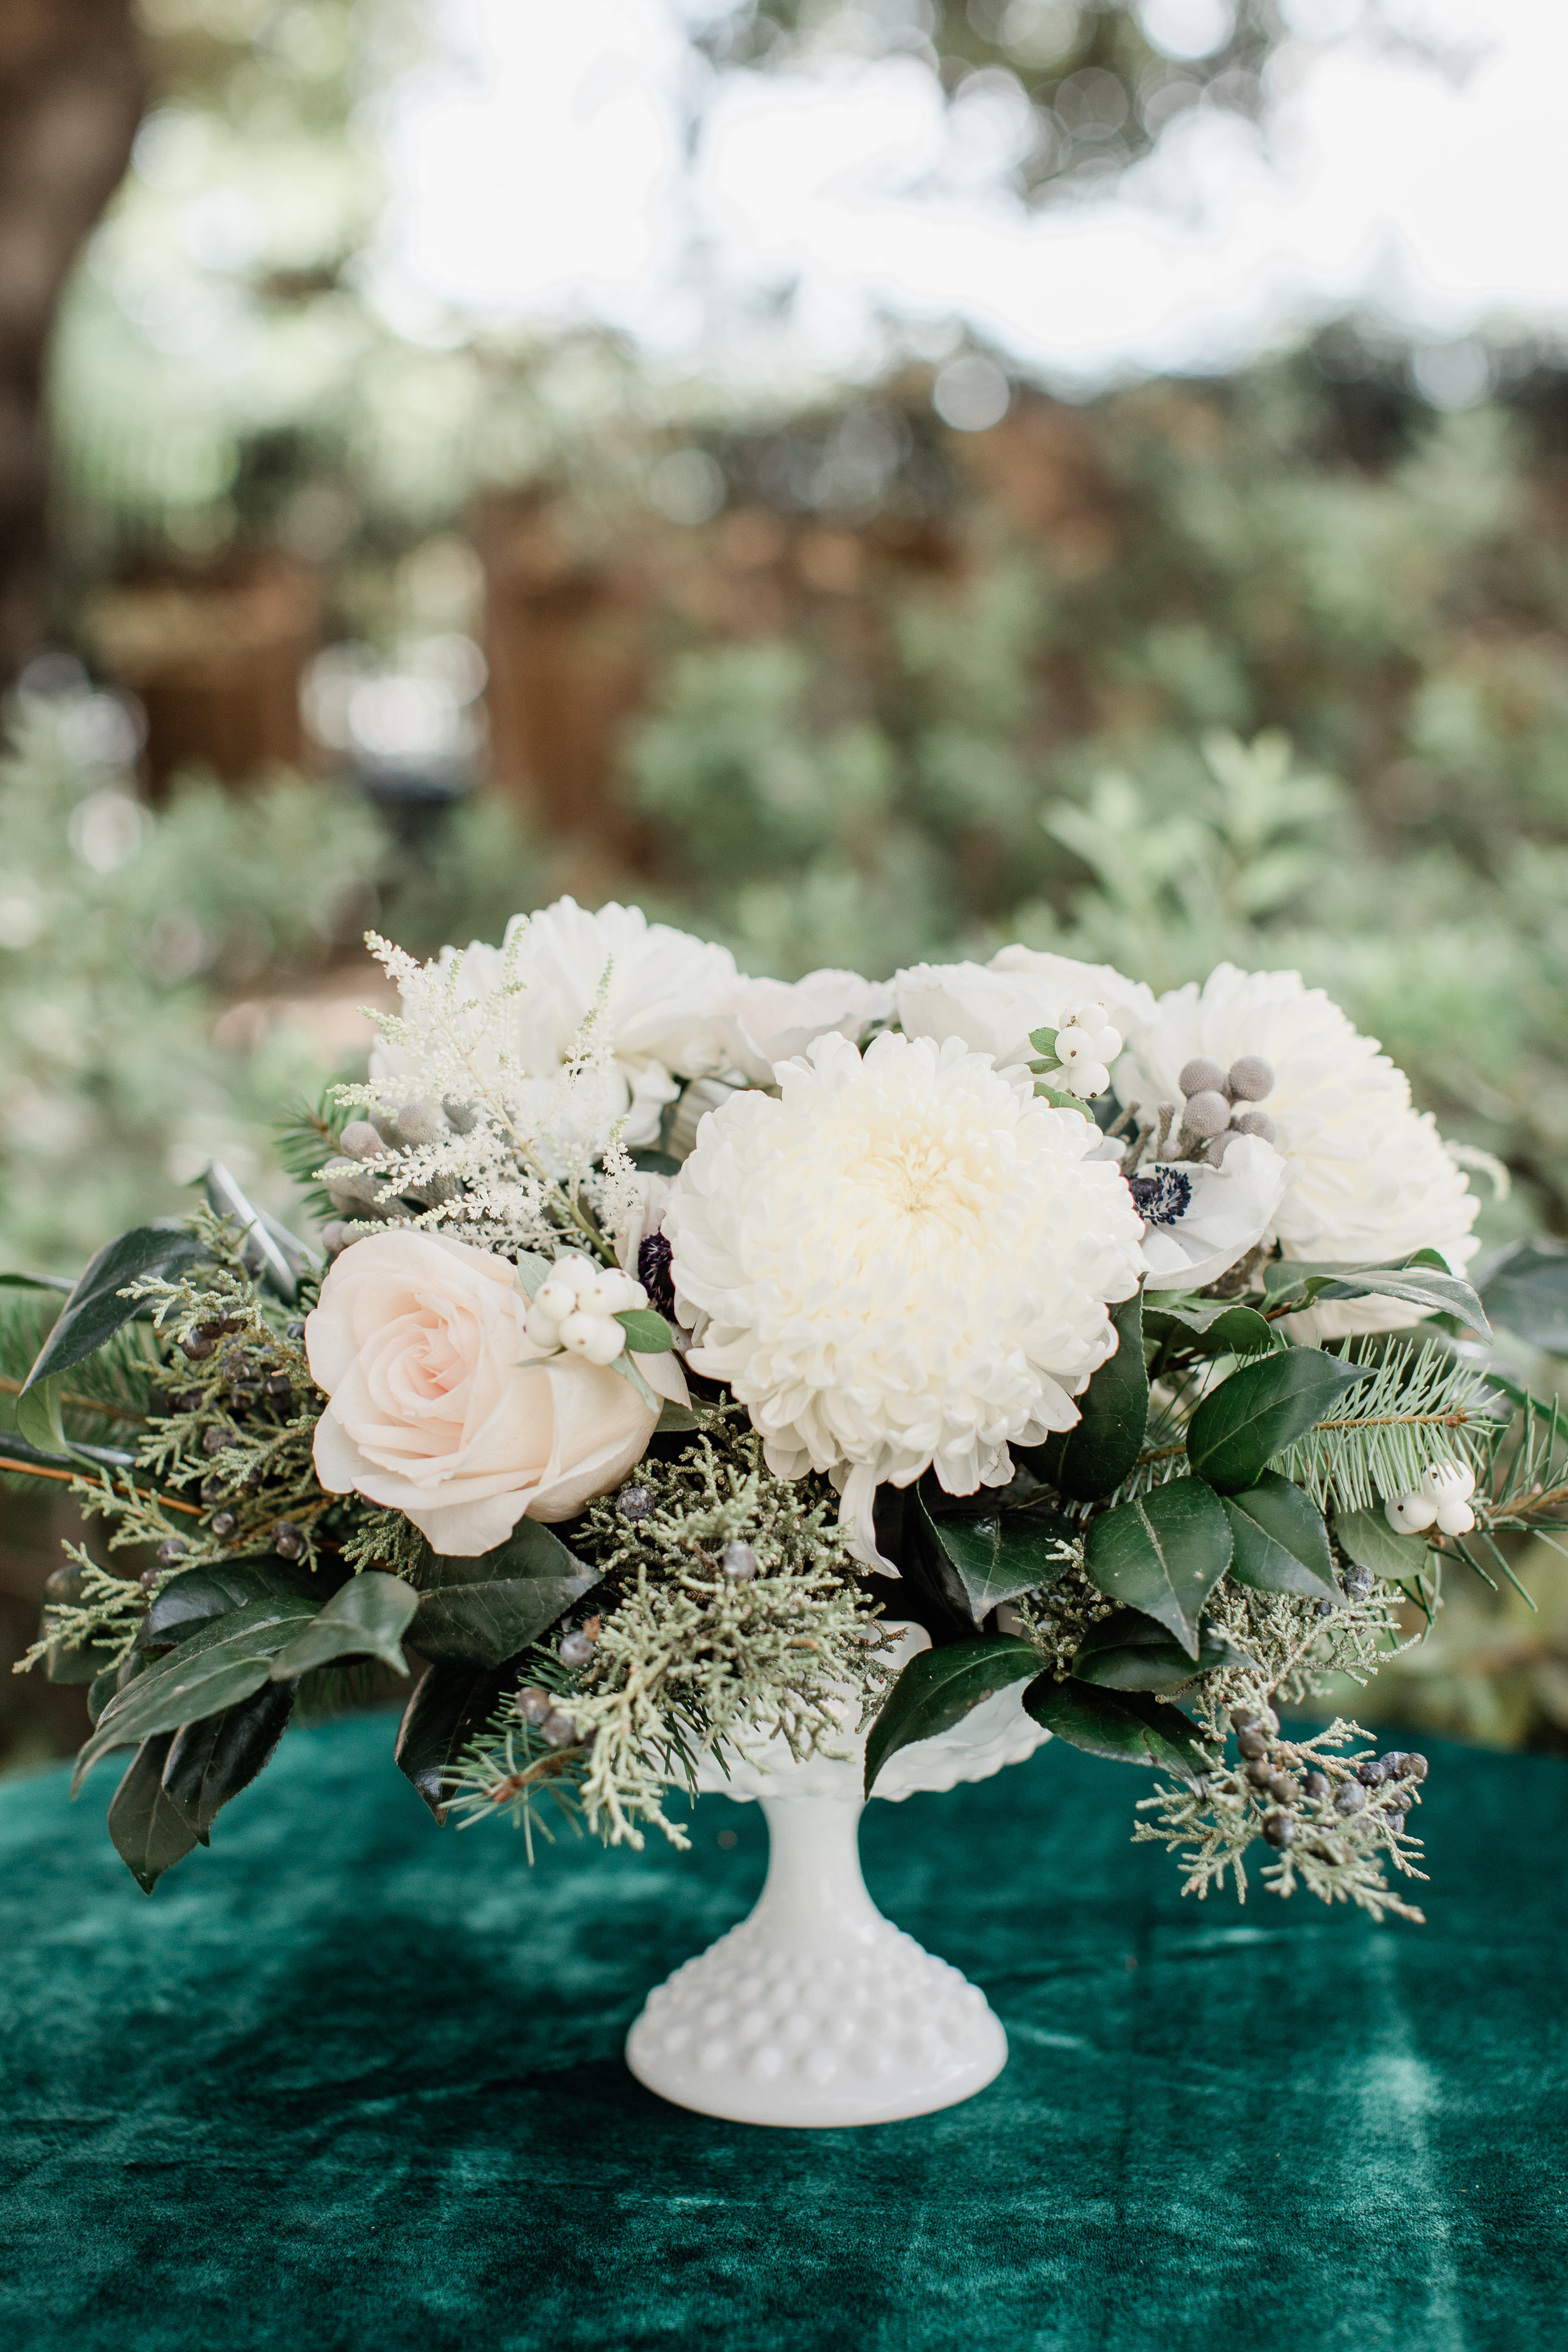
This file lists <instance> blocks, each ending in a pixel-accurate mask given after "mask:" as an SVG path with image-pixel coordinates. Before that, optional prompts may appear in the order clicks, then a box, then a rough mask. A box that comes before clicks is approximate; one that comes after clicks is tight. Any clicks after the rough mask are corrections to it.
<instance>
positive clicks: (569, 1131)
mask: <svg viewBox="0 0 1568 2352" xmlns="http://www.w3.org/2000/svg"><path fill="white" fill-rule="evenodd" d="M453 956H454V950H452V949H450V948H444V949H443V950H442V951H441V957H440V969H441V970H442V971H449V970H450V967H451V964H452V961H453ZM606 972H607V973H608V975H609V979H608V986H607V989H606V992H605V1010H604V1014H603V1018H602V1021H601V1023H600V1024H599V1026H598V1029H597V1032H596V1034H595V1039H594V1044H595V1067H593V1068H592V1069H591V1070H590V1071H589V1072H587V1073H585V1074H584V1077H583V1078H582V1079H581V1080H580V1081H579V1083H578V1086H577V1087H576V1088H575V1089H574V1099H573V1100H572V1101H571V1102H570V1103H568V1104H564V1105H563V1104H562V1103H561V1102H559V1101H558V1100H557V1096H556V1082H557V1081H558V1080H559V1078H560V1076H561V1074H562V1072H563V1069H564V1068H565V1066H566V1062H567V1058H568V1055H570V1053H571V1051H572V1048H573V1045H574V1040H576V1039H577V1037H578V1035H579V1034H580V1032H581V1031H582V1028H583V1024H584V1021H585V1020H586V1019H587V1017H588V1014H589V1013H591V1012H592V1011H593V1009H594V1005H595V1000H596V999H597V997H598V993H599V990H600V987H601V985H602V984H603V983H604V982H605V974H606ZM509 974H510V980H511V982H514V983H521V988H520V989H519V991H518V992H517V993H515V994H512V995H510V996H509V997H507V996H503V990H504V988H505V986H506V983H507V981H508V977H509ZM738 980H739V974H738V973H737V971H736V970H735V962H734V958H733V957H732V956H731V954H730V952H729V950H728V949H727V948H721V947H715V946H712V945H711V944H710V942H709V941H707V940H698V939H693V938H692V937H691V936H690V935H689V933H688V932H686V931H677V930H673V929H670V927H669V926H668V924H666V923H650V922H649V921H648V919H647V916H646V915H645V914H644V913H643V912H642V910H641V908H637V907H620V906H616V905H614V904H612V905H610V906H606V907H601V908H599V909H598V910H597V912H596V913H595V912H591V911H590V910H589V909H588V908H584V907H579V906H578V904H577V902H576V900H575V899H574V898H558V899H557V900H556V901H555V904H554V905H553V906H552V907H546V908H543V909H542V912H540V913H539V914H536V915H514V916H513V917H512V919H511V920H510V923H509V924H508V925H507V928H506V939H505V943H504V945H503V947H501V948H492V947H486V946H483V945H482V944H479V943H478V942H476V943H475V945H473V946H472V947H470V948H468V949H467V950H465V951H464V954H463V961H462V971H461V975H460V983H459V986H460V996H461V1001H462V1003H463V1004H464V1005H465V1006H468V1007H469V1008H471V1012H470V1014H469V1022H470V1025H471V1029H472V1033H473V1036H474V1038H475V1040H476V1049H477V1054H478V1061H477V1065H476V1066H477V1067H478V1069H479V1072H480V1074H481V1075H482V1076H485V1077H486V1078H488V1079H489V1080H490V1081H491V1082H494V1081H496V1080H497V1078H498V1076H499V1074H500V1056H501V1055H502V1053H503V1052H504V1054H505V1055H507V1057H508V1060H509V1064H510V1071H511V1072H513V1073H515V1076H516V1080H517V1081H518V1082H519V1083H518V1093H519V1097H520V1102H521V1108H522V1110H523V1113H524V1116H525V1117H527V1116H529V1115H531V1114H532V1113H536V1112H537V1113H538V1114H539V1115H546V1114H548V1115H549V1116H550V1117H551V1118H552V1133H553V1134H554V1136H555V1139H556V1141H557V1143H558V1145H561V1146H562V1147H563V1148H565V1147H566V1146H568V1145H570V1146H572V1147H575V1148H578V1149H587V1150H596V1149H601V1148H602V1147H603V1144H604V1142H605V1140H607V1139H608V1137H609V1134H610V1131H611V1129H612V1128H613V1127H614V1126H615V1124H616V1121H617V1120H619V1119H624V1120H625V1121H626V1125H625V1128H624V1130H623V1140H624V1141H625V1142H626V1143H627V1144H640V1143H651V1142H653V1141H654V1139H655V1138H656V1137H657V1136H658V1124H659V1114H660V1112H661V1111H662V1109H663V1108H664V1106H665V1104H666V1103H668V1102H672V1101H673V1100H674V1098H675V1097H676V1096H677V1095H678V1094H679V1091H680V1087H679V1080H680V1079H681V1078H682V1077H695V1076H700V1075H701V1074H703V1073H704V1072H707V1071H711V1070H714V1069H716V1068H719V1067H721V1066H722V1064H723V1060H724V1055H723V1053H722V1051H721V1045H720V1043H719V1038H718V1030H717V1025H716V1024H717V1022H718V1016H719V1011H720V1007H721V1005H722V1004H723V1003H725V1002H726V1000H727V999H728V998H729V997H731V995H732V994H733V992H734V990H735V987H736V984H737V982H738ZM403 1010H404V1014H405V1018H407V1019H408V1020H410V1021H412V1022H413V1024H415V1026H416V1027H418V1026H421V1025H423V1024H426V1023H427V1022H428V1020H429V1019H430V1017H431V1015H430V1012H429V1009H428V1006H427V1004H426V1002H425V1000H424V998H423V997H421V998H419V999H416V1000H414V1001H407V1000H405V1004H404V1008H403ZM407 1066H409V1056H408V1055H407V1054H406V1052H405V1049H404V1048H403V1047H402V1046H399V1045H386V1044H381V1045H377V1046H376V1047H375V1048H374V1052H373V1054H372V1056H371V1076H372V1078H373V1079H374V1080H376V1081H377V1082H379V1083H382V1084H384V1085H388V1086H395V1084H396V1082H397V1080H398V1078H399V1076H401V1075H402V1074H403V1071H404V1070H405V1067H407Z"/></svg>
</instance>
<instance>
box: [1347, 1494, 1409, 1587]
mask: <svg viewBox="0 0 1568 2352" xmlns="http://www.w3.org/2000/svg"><path fill="white" fill-rule="evenodd" d="M1334 1540H1335V1542H1336V1543H1337V1544H1338V1545H1339V1547H1340V1549H1341V1550H1342V1552H1344V1553H1345V1555H1346V1556H1347V1558H1349V1559H1353V1560H1354V1562H1355V1564H1356V1566H1357V1567H1358V1568H1365V1569H1370V1570H1371V1571H1372V1573H1373V1576H1381V1577H1384V1578H1386V1579H1387V1580H1388V1581H1389V1583H1391V1584H1408V1583H1409V1582H1410V1580H1411V1579H1412V1578H1413V1577H1416V1576H1420V1575H1422V1574H1423V1573H1424V1571H1425V1570H1426V1564H1427V1548H1426V1538H1424V1537H1422V1536H1402V1535H1401V1534H1400V1533H1399V1532H1398V1530H1397V1528H1391V1527H1390V1526H1389V1524H1388V1521H1387V1520H1386V1519H1385V1518H1384V1515H1383V1513H1382V1512H1381V1511H1380V1510H1377V1511H1342V1512H1339V1513H1337V1514H1336V1515H1335V1518H1334Z"/></svg>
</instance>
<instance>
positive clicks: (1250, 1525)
mask: <svg viewBox="0 0 1568 2352" xmlns="http://www.w3.org/2000/svg"><path fill="white" fill-rule="evenodd" d="M1225 1510H1226V1517H1227V1518H1228V1519H1229V1521H1230V1531H1231V1534H1232V1536H1233V1537H1234V1538H1235V1539H1236V1556H1235V1558H1234V1559H1232V1561H1231V1563H1230V1572H1231V1574H1232V1576H1233V1577H1234V1578H1235V1579H1236V1581H1237V1584H1245V1585H1247V1586H1249V1587H1250V1588H1251V1590H1252V1591H1254V1592H1294V1593H1299V1594H1300V1595H1301V1596H1302V1597H1303V1598H1305V1599H1306V1600H1309V1601H1332V1602H1333V1603H1334V1605H1335V1607H1336V1608H1337V1607H1338V1606H1339V1604H1340V1603H1341V1602H1342V1601H1343V1599H1344V1594H1343V1593H1342V1591H1341V1590H1340V1586H1339V1581H1338V1579H1337V1578H1336V1577H1335V1575H1334V1556H1333V1553H1332V1552H1331V1550H1330V1549H1329V1531H1328V1528H1326V1527H1325V1526H1324V1525H1323V1515H1322V1513H1321V1511H1320V1510H1319V1508H1318V1507H1317V1505H1316V1504H1315V1503H1314V1502H1313V1500H1312V1498H1311V1496H1310V1495H1304V1494H1303V1493H1302V1491H1301V1489H1300V1486H1292V1484H1291V1482H1290V1480H1289V1478H1283V1477H1281V1476H1280V1475H1279V1471H1278V1470H1265V1471H1263V1472H1261V1473H1260V1475H1259V1476H1258V1479H1257V1481H1256V1483H1255V1484H1254V1485H1252V1486H1247V1487H1244V1488H1243V1490H1242V1492H1241V1493H1240V1494H1239V1495H1227V1496H1226V1497H1225Z"/></svg>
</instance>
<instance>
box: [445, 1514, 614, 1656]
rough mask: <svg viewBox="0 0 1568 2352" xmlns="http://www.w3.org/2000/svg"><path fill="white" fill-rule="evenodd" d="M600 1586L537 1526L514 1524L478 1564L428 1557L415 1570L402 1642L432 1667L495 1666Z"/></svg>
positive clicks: (591, 1571) (536, 1523)
mask: <svg viewBox="0 0 1568 2352" xmlns="http://www.w3.org/2000/svg"><path fill="white" fill-rule="evenodd" d="M598 1580H599V1572H598V1570H597V1569H594V1568H589V1567H587V1566H586V1565H585V1564H584V1562H583V1561H582V1560H580V1559H578V1558H577V1557H576V1555H575V1554H574V1552H571V1551H568V1549H566V1546H565V1545H564V1544H563V1542H562V1541H561V1538H559V1536H553V1535H552V1534H551V1532H550V1530H549V1528H546V1527H542V1526H541V1525H540V1523H539V1521H538V1520H537V1519H520V1520H519V1521H518V1523H517V1526H516V1528H514V1529H513V1530H512V1533H511V1534H510V1536H509V1537H508V1538H507V1539H506V1541H505V1543H503V1544H498V1545H497V1546H496V1548H495V1549H494V1550H493V1551H488V1552H484V1553H482V1554H481V1555H480V1556H479V1558H478V1559H461V1558H459V1557H458V1556H457V1555H455V1554H449V1555H444V1554H440V1553H436V1554H433V1555H432V1556H431V1557H430V1558H429V1559H427V1560H426V1562H425V1563H424V1565H423V1566H422V1568H421V1569H420V1570H419V1582H420V1585H421V1588H422V1595H421V1599H420V1602H419V1607H418V1610H417V1612H416V1614H415V1616H414V1618H413V1621H412V1622H411V1623H410V1625H409V1628H408V1639H409V1641H410V1642H411V1643H413V1645H414V1647H415V1648H416V1650H417V1651H419V1652H420V1654H421V1655H422V1656H424V1657H426V1658H429V1659H431V1660H432V1661H437V1660H442V1659H455V1658H463V1659H467V1660H468V1661H470V1662H471V1663H472V1664H477V1665H489V1666H495V1665H500V1664H501V1662H502V1660H503V1659H506V1658H511V1657H515V1656H516V1655H517V1653H518V1652H519V1651H520V1650H523V1649H526V1648H527V1646H528V1644H529V1643H531V1642H536V1641H537V1640H538V1639H539V1636H540V1635H541V1633H544V1632H545V1631H546V1630H547V1628H548V1627H550V1626H551V1625H552V1624H553V1623H554V1622H555V1620H556V1619H557V1618H558V1617H559V1616H561V1615H562V1613H563V1611H565V1610H567V1609H569V1608H570V1607H571V1606H572V1604H573V1602H574V1601H580V1600H581V1599H582V1598H583V1595H584V1593H585V1592H588V1591H591V1590H592V1588H593V1587H594V1586H595V1584H596V1583H597V1582H598Z"/></svg>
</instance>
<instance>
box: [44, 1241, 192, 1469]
mask: <svg viewBox="0 0 1568 2352" xmlns="http://www.w3.org/2000/svg"><path fill="white" fill-rule="evenodd" d="M205 1255H206V1253H205V1250H204V1249H203V1247H202V1245H201V1244H200V1243H199V1242H198V1241H196V1240H195V1238H194V1237H193V1235H191V1234H187V1233H185V1232H184V1231H183V1230H182V1229H181V1228H180V1227H179V1226H178V1225H137V1226H136V1227H134V1228H133V1230H132V1232H130V1233H128V1234H119V1235H118V1236H117V1237H116V1238H115V1240H113V1241H111V1242H106V1243H105V1244H104V1245H103V1247H102V1248H101V1249H100V1251H99V1253H98V1255H97V1256H96V1257H94V1258H93V1259H91V1260H90V1262H89V1265H87V1266H86V1267H85V1268H84V1270H83V1272H82V1274H81V1276H80V1278H79V1281H78V1282H77V1285H76V1287H75V1288H74V1289H73V1290H72V1292H71V1294H70V1296H69V1297H68V1299H67V1300H66V1303H65V1305H64V1306H63V1307H61V1309H60V1311H59V1314H58V1318H56V1321H55V1326H54V1328H53V1330H52V1331H51V1332H50V1333H49V1336H48V1338H47V1339H46V1340H45V1341H44V1344H43V1346H42V1347H41V1348H40V1349H39V1350H38V1354H37V1360H36V1361H35V1363H34V1365H33V1369H32V1370H31V1371H30V1372H29V1373H28V1375H27V1387H26V1389H24V1391H23V1392H22V1393H23V1395H24V1396H26V1393H27V1390H29V1389H32V1388H34V1387H35V1386H37V1383H38V1382H40V1381H46V1380H48V1379H50V1378H51V1377H52V1376H54V1375H55V1374H57V1373H59V1372H64V1371H68V1370H69V1369H70V1367H71V1366H72V1365H73V1364H79V1363H81V1362H83V1361H84V1360H86V1358H87V1357H89V1356H91V1355H96V1353H97V1352H98V1350H99V1349H100V1348H101V1347H102V1345H103V1343H104V1341H105V1340H106V1339H110V1338H111V1337H112V1335H113V1334H114V1333H115V1332H116V1331H118V1330H119V1329H121V1327H122V1325H124V1324H126V1323H129V1322H131V1321H132V1320H133V1318H135V1317H136V1316H137V1315H138V1314H139V1313H141V1312H142V1311H143V1307H144V1302H143V1301H142V1300H141V1299H136V1298H121V1296H120V1293H121V1290H123V1289H124V1287H125V1286H126V1284H127V1283H131V1282H135V1281H138V1280H139V1279H140V1278H141V1277H142V1276H145V1275H157V1276H163V1278H164V1279H165V1280H166V1281H173V1280H177V1279H178V1277H179V1276H181V1275H182V1274H184V1272H185V1271H186V1270H187V1268H188V1267H190V1266H193V1265H198V1264H200V1262H201V1261H202V1260H203V1259H204V1258H205ZM24 1434H25V1435H26V1434H30V1433H29V1432H27V1431H26V1430H24ZM35 1442H36V1443H37V1442H39V1441H35Z"/></svg>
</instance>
